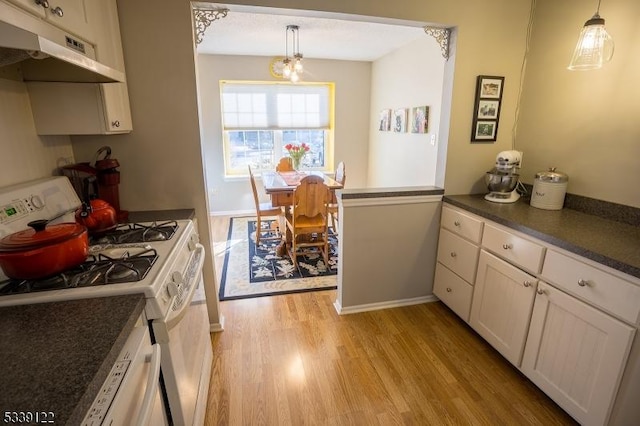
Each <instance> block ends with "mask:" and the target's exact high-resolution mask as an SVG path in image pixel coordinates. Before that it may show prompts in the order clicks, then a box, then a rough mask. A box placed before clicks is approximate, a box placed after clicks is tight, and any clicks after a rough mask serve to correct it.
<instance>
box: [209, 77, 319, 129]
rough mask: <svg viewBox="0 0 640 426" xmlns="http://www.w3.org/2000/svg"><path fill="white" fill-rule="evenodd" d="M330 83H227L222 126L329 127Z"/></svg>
mask: <svg viewBox="0 0 640 426" xmlns="http://www.w3.org/2000/svg"><path fill="white" fill-rule="evenodd" d="M330 94H331V91H330V87H329V85H328V84H300V83H298V84H250V83H231V82H223V83H222V85H221V96H222V121H223V123H222V126H223V128H224V130H241V129H263V130H267V129H328V128H329V125H330V120H329V111H330V107H329V96H330Z"/></svg>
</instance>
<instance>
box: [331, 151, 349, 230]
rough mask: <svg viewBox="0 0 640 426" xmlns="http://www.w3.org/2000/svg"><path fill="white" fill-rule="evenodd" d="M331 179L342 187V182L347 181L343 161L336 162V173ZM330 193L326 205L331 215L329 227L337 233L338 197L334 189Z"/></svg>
mask: <svg viewBox="0 0 640 426" xmlns="http://www.w3.org/2000/svg"><path fill="white" fill-rule="evenodd" d="M333 180H335V181H336V182H338V183H339V184H341V185H342V187H343V188H344V184H345V182H346V181H347V174H346V172H345V166H344V162H342V161H341V162H339V163H338V167H336V174H335V177H334V178H333ZM331 195H332V198H331V203H330V204H329V207H328V211H329V215H330V216H331V227H332V228H333V232H335V233H336V234H337V233H338V228H337V224H338V199H337V198H336V192H335V191H333V192H332V193H331Z"/></svg>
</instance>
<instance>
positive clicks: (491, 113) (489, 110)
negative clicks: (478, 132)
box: [476, 100, 500, 120]
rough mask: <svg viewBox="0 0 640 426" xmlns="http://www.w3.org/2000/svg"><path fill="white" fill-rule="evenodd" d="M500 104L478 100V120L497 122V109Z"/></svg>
mask: <svg viewBox="0 0 640 426" xmlns="http://www.w3.org/2000/svg"><path fill="white" fill-rule="evenodd" d="M499 106H500V103H499V102H498V101H485V100H480V101H479V102H478V115H477V116H476V118H477V119H478V120H488V119H492V120H497V119H498V107H499Z"/></svg>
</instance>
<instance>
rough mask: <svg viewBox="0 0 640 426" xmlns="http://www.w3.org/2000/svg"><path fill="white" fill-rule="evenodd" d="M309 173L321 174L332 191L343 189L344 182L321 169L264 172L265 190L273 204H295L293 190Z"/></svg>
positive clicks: (279, 205) (263, 182) (278, 205)
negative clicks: (338, 180) (336, 179)
mask: <svg viewBox="0 0 640 426" xmlns="http://www.w3.org/2000/svg"><path fill="white" fill-rule="evenodd" d="M309 175H316V176H320V177H322V178H323V179H324V183H325V185H327V186H328V187H329V189H330V190H331V192H332V193H333V191H335V190H336V189H342V184H341V183H340V182H337V181H335V180H334V179H332V178H330V177H329V176H327V175H325V174H324V173H322V172H320V171H315V170H312V171H308V170H304V171H291V172H276V171H266V172H262V184H263V186H264V190H265V192H266V193H267V194H269V196H270V197H271V204H273V205H274V206H276V207H288V206H291V205H292V204H293V190H294V189H296V186H298V184H299V183H300V181H301V180H302V179H303V178H304V177H306V176H309Z"/></svg>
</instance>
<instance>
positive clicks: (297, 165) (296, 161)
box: [291, 157, 302, 172]
mask: <svg viewBox="0 0 640 426" xmlns="http://www.w3.org/2000/svg"><path fill="white" fill-rule="evenodd" d="M301 162H302V158H294V157H291V167H293V170H295V171H296V172H297V171H298V170H300V163H301Z"/></svg>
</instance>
